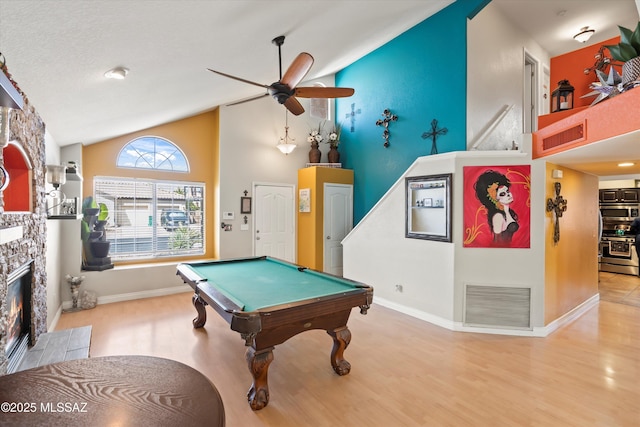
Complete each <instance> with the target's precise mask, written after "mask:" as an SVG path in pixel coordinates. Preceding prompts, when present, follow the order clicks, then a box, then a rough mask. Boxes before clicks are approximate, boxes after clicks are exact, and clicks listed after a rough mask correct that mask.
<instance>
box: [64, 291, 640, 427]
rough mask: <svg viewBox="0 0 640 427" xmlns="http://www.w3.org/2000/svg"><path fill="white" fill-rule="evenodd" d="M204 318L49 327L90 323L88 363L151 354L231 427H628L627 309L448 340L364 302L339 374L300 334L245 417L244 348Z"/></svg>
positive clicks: (638, 364)
mask: <svg viewBox="0 0 640 427" xmlns="http://www.w3.org/2000/svg"><path fill="white" fill-rule="evenodd" d="M207 310H208V321H207V325H206V326H205V328H204V329H200V330H194V329H193V328H192V326H191V319H192V318H193V317H194V316H195V310H194V309H193V307H192V305H191V298H190V294H177V295H172V296H166V297H158V298H152V299H147V300H137V301H128V302H122V303H113V304H105V305H100V306H98V307H96V308H94V309H92V310H87V311H83V312H79V313H69V314H63V315H62V317H61V318H60V321H59V323H58V327H57V329H64V328H71V327H77V326H82V325H92V326H93V337H92V343H91V356H93V357H96V356H104V355H116V354H142V355H154V356H159V357H166V358H170V359H174V360H178V361H180V362H183V363H185V364H187V365H190V366H192V367H194V368H196V369H198V370H200V371H201V372H203V373H204V374H205V375H206V376H207V377H208V378H209V379H210V380H211V381H212V382H213V383H214V384H215V385H216V387H217V388H218V390H219V391H220V394H221V395H222V398H223V400H224V404H225V410H226V415H227V425H228V426H231V427H235V426H278V427H283V426H285V427H286V426H296V427H299V426H313V427H316V426H318V427H321V426H331V427H333V426H349V427H352V426H384V427H387V426H394V427H395V426H455V427H460V426H474V427H477V426H491V427H494V426H498V427H502V426H514V427H516V426H517V427H520V426H540V427H552V426H562V427H567V426H579V427H591V426H606V427H613V426H629V427H631V426H638V425H640V403H639V402H640V308H639V307H634V306H630V305H624V304H616V303H611V302H606V301H601V302H600V303H599V305H598V306H596V307H593V308H592V309H591V310H590V311H589V312H587V313H586V314H584V315H583V316H581V317H580V318H578V319H577V320H575V321H573V322H572V323H570V324H569V325H567V326H565V327H563V328H562V329H560V330H558V331H556V332H554V333H553V334H551V335H550V336H548V337H546V338H526V337H511V336H498V335H489V334H470V333H460V332H457V333H456V332H451V331H448V330H445V329H442V328H439V327H436V326H433V325H431V324H429V323H426V322H423V321H420V320H417V319H414V318H412V317H409V316H406V315H403V314H399V313H397V312H395V311H392V310H390V309H387V308H384V307H381V306H377V305H375V303H374V306H373V307H372V308H371V310H370V311H369V314H367V315H366V316H363V315H361V314H359V312H358V310H357V309H354V311H353V313H352V315H351V318H350V321H349V328H350V329H351V331H352V333H353V338H352V341H351V345H350V346H349V348H348V349H347V350H346V351H345V357H346V358H347V360H349V361H350V362H351V364H352V370H351V373H350V374H349V375H346V376H344V377H339V376H337V375H336V374H334V372H333V370H332V369H331V366H330V363H329V351H330V348H331V344H332V340H331V338H330V337H329V336H328V335H327V334H326V333H325V332H323V331H309V332H305V333H303V334H300V335H298V336H296V337H294V338H292V339H291V340H289V341H287V342H286V343H284V344H283V345H280V346H277V347H276V348H275V350H274V356H275V359H274V361H273V363H272V364H271V367H270V369H269V385H270V392H271V400H270V403H269V405H268V406H267V407H266V408H264V409H263V410H261V411H256V412H254V411H252V410H251V409H250V408H249V405H248V404H247V401H246V397H245V396H246V392H247V389H248V388H249V386H250V384H251V377H250V374H249V371H248V369H247V366H246V364H245V359H244V352H245V347H244V345H243V341H242V340H241V338H240V336H239V335H238V334H237V333H235V332H233V331H231V330H230V329H229V325H228V324H227V323H225V322H224V321H223V320H222V319H221V318H220V317H219V316H218V315H217V314H216V313H214V312H213V310H211V309H210V308H208V309H207ZM185 427H186V426H185ZM190 427H191V426H190Z"/></svg>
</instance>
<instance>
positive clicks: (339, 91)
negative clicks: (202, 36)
mask: <svg viewBox="0 0 640 427" xmlns="http://www.w3.org/2000/svg"><path fill="white" fill-rule="evenodd" d="M271 42H272V43H273V44H275V45H276V46H278V62H279V66H280V80H278V81H277V82H274V83H272V84H270V85H266V84H261V83H256V82H253V81H251V80H247V79H243V78H241V77H237V76H233V75H231V74H226V73H223V72H221V71H217V70H212V69H211V68H208V70H209V71H211V72H212V73H216V74H219V75H221V76H224V77H228V78H230V79H234V80H238V81H240V82H243V83H247V84H250V85H254V86H259V87H262V88H265V89H266V90H267V93H266V94H265V95H267V94H268V95H271V96H272V97H273V98H274V99H275V100H276V101H278V103H279V104H282V105H284V106H285V108H286V109H287V110H288V111H289V112H290V113H291V114H293V115H296V116H299V115H300V114H302V113H304V107H303V106H302V104H300V101H298V99H297V97H298V98H343V97H349V96H351V95H353V94H354V92H355V91H354V90H353V89H351V88H339V87H315V86H314V87H296V86H297V85H298V83H300V82H301V81H302V79H304V77H305V76H306V75H307V73H308V72H309V70H310V69H311V66H312V65H313V56H311V55H310V54H308V53H307V52H302V53H300V54H299V55H298V56H297V57H296V58H295V59H294V60H293V62H292V63H291V65H290V66H289V68H288V69H287V71H286V72H285V73H284V74H282V50H281V47H282V44H283V43H284V36H278V37H276V38H274V39H273V40H272V41H271ZM265 95H260V96H258V97H255V98H251V99H247V100H244V101H240V102H247V101H252V100H254V99H258V98H262V97H263V96H265Z"/></svg>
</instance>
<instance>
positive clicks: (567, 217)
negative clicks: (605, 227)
mask: <svg viewBox="0 0 640 427" xmlns="http://www.w3.org/2000/svg"><path fill="white" fill-rule="evenodd" d="M554 169H557V170H561V171H562V174H563V177H562V179H552V178H551V173H552V171H553V170H554ZM545 175H546V177H547V179H546V184H545V186H546V187H545V194H546V197H545V199H548V198H551V199H554V198H555V195H556V194H555V187H554V184H555V182H556V181H557V182H560V184H561V185H562V187H561V191H560V195H562V197H564V199H566V200H567V210H566V212H564V213H563V215H562V217H561V218H560V240H559V241H558V243H557V244H555V243H554V242H553V231H554V216H553V214H552V213H551V212H547V213H546V215H545V227H544V229H545V230H546V235H545V239H544V241H545V263H544V264H545V271H544V283H545V288H544V324H545V325H548V324H549V323H550V322H552V321H554V320H557V319H558V318H560V317H561V316H563V315H565V314H567V313H568V312H570V311H571V310H573V309H574V308H576V307H577V306H578V305H580V304H582V303H583V302H585V301H587V300H588V299H589V298H591V297H593V296H594V295H597V294H598V249H597V248H598V224H599V220H598V206H599V205H598V177H597V176H594V175H590V174H585V173H582V172H578V171H575V170H573V169H569V168H566V167H562V166H558V165H554V164H552V163H547V165H546V172H545Z"/></svg>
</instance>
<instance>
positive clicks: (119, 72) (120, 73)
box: [104, 67, 129, 80]
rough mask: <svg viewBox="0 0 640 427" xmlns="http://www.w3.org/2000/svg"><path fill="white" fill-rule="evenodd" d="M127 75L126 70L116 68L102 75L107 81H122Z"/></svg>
mask: <svg viewBox="0 0 640 427" xmlns="http://www.w3.org/2000/svg"><path fill="white" fill-rule="evenodd" d="M128 73H129V69H128V68H124V67H116V68H112V69H110V70H109V71H107V72H106V73H104V76H105V77H106V78H108V79H116V80H123V79H124V78H125V77H127V74H128Z"/></svg>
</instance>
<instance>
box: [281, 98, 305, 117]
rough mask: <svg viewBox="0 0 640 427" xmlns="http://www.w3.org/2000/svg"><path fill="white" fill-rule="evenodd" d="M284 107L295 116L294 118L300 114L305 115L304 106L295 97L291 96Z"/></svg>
mask: <svg viewBox="0 0 640 427" xmlns="http://www.w3.org/2000/svg"><path fill="white" fill-rule="evenodd" d="M284 106H285V107H286V108H287V110H289V112H290V113H291V114H293V115H294V116H299V115H300V114H302V113H304V107H302V104H300V101H298V100H297V99H296V98H295V97H293V96H290V97H289V98H288V99H287V100H286V101H285V102H284Z"/></svg>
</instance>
